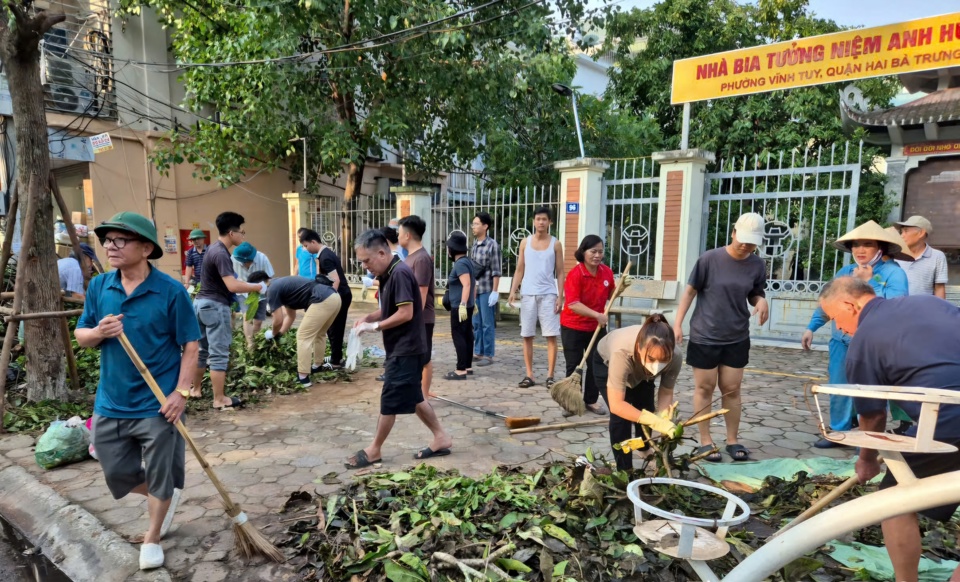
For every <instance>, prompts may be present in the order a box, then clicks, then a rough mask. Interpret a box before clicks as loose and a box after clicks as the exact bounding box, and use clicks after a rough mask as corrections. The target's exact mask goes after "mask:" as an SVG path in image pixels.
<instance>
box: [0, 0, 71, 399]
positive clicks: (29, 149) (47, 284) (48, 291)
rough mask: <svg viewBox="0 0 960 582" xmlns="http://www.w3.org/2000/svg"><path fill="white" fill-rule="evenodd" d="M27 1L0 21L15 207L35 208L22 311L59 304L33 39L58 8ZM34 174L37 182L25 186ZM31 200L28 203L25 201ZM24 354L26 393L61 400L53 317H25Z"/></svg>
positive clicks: (24, 252) (59, 342)
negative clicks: (12, 131) (17, 197)
mask: <svg viewBox="0 0 960 582" xmlns="http://www.w3.org/2000/svg"><path fill="white" fill-rule="evenodd" d="M27 5H29V3H27V2H23V1H21V2H13V3H10V4H9V5H8V7H9V9H10V10H11V11H12V12H13V16H14V18H12V19H10V20H8V21H7V22H4V23H2V24H0V58H2V60H3V65H4V73H6V75H7V80H8V82H9V85H10V98H11V101H12V105H13V122H14V126H15V127H16V131H17V141H16V147H17V190H18V191H19V192H20V194H21V195H26V196H35V197H36V199H35V200H32V201H29V200H28V201H26V202H27V203H26V204H21V205H20V206H21V207H30V206H32V207H33V208H35V209H36V212H35V213H34V214H33V215H32V216H23V220H30V221H32V222H33V228H34V232H35V233H36V236H35V237H34V243H33V245H31V248H23V249H21V251H20V261H19V263H18V268H19V269H23V270H24V271H23V278H22V282H23V285H24V286H25V287H24V290H23V298H24V300H23V312H24V313H35V312H44V311H57V310H59V308H60V279H59V276H58V274H57V256H56V247H55V244H54V240H53V204H52V196H51V192H50V182H49V180H48V177H49V174H50V151H49V146H48V145H47V144H48V138H47V120H46V115H45V111H44V101H43V86H42V85H41V83H40V51H39V41H40V39H42V38H43V35H44V34H45V33H46V32H47V31H48V30H50V28H51V27H52V26H53V25H54V24H56V23H58V22H61V21H63V20H64V16H63V15H62V14H49V13H46V12H39V13H38V14H37V15H35V16H32V15H30V14H29V13H28V12H27V10H26V6H27ZM31 175H36V176H37V178H35V180H36V183H37V184H39V187H38V188H37V187H35V188H34V189H33V190H31V189H30V177H31ZM31 203H32V204H31ZM24 325H25V328H26V330H25V342H26V344H25V354H26V357H27V386H28V392H27V398H28V399H29V400H31V401H34V402H35V401H39V400H46V399H57V400H67V399H69V396H70V394H69V392H68V390H67V386H66V382H65V375H64V356H65V352H64V342H63V338H62V335H61V331H60V323H59V322H58V321H57V320H56V319H40V320H31V321H27V322H25V324H24Z"/></svg>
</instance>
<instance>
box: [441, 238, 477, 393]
mask: <svg viewBox="0 0 960 582" xmlns="http://www.w3.org/2000/svg"><path fill="white" fill-rule="evenodd" d="M447 253H448V254H449V255H450V260H451V261H452V262H453V268H452V269H450V276H449V277H448V278H447V292H448V294H449V297H450V333H451V335H452V336H453V347H454V348H455V349H456V351H457V369H456V370H455V371H453V372H447V375H446V376H444V378H445V379H447V380H466V379H467V376H469V375H471V374H473V308H474V301H476V293H475V291H476V287H477V276H476V272H475V270H474V265H473V261H471V260H470V258H469V257H468V256H467V235H466V234H464V233H462V232H460V231H459V230H455V231H453V232H452V233H450V237H449V238H448V239H447Z"/></svg>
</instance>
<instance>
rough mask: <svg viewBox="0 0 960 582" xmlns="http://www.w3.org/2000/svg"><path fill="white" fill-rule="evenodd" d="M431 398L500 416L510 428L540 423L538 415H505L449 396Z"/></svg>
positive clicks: (488, 414)
mask: <svg viewBox="0 0 960 582" xmlns="http://www.w3.org/2000/svg"><path fill="white" fill-rule="evenodd" d="M433 398H434V400H442V401H444V402H446V403H447V404H453V405H454V406H459V407H460V408H466V409H467V410H472V411H474V412H479V413H481V414H486V415H487V416H493V417H496V418H502V419H503V423H504V424H505V425H507V428H510V429H514V428H523V427H526V426H535V425H538V424H540V417H539V416H507V415H505V414H499V413H496V412H493V411H490V410H484V409H482V408H477V407H475V406H470V405H469V404H461V403H460V402H457V401H455V400H450V399H449V398H444V397H443V396H434V397H433ZM511 432H512V431H511Z"/></svg>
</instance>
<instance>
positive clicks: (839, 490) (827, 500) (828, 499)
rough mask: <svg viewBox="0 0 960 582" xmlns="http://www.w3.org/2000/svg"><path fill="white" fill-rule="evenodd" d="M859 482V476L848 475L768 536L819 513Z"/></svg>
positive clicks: (779, 532)
mask: <svg viewBox="0 0 960 582" xmlns="http://www.w3.org/2000/svg"><path fill="white" fill-rule="evenodd" d="M859 482H860V478H859V477H857V476H856V475H854V476H853V477H850V478H849V479H847V480H846V481H844V482H843V483H841V484H840V485H838V486H837V487H836V488H835V489H834V490H833V491H831V492H830V493H827V494H826V495H824V496H823V497H821V498H820V500H819V501H817V502H816V503H814V504H813V505H811V506H810V508H809V509H807V510H806V511H804V512H803V513H801V514H800V515H798V516H797V518H796V519H794V520H793V521H791V522H790V523H788V524H787V525H785V526H783V528H782V529H781V530H780V531H778V532H777V533H775V534H773V535H772V536H770V537H776V536H778V535H780V534H782V533H783V532H785V531H787V530H788V529H790V528H792V527H793V526H795V525H799V524H801V523H803V522H804V521H807V520H808V519H810V518H811V517H813V516H814V515H816V514H818V513H820V510H822V509H823V508H824V507H826V506H828V505H830V504H831V503H832V502H833V501H835V500H836V499H837V498H839V497H840V496H841V495H843V494H844V493H846V492H847V491H849V490H850V489H851V488H853V486H854V485H856V484H857V483H859Z"/></svg>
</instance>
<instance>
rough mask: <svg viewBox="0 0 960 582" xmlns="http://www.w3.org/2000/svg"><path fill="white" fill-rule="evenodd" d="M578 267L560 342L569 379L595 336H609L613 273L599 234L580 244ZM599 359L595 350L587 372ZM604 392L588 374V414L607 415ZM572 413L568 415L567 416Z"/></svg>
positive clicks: (569, 283) (570, 282)
mask: <svg viewBox="0 0 960 582" xmlns="http://www.w3.org/2000/svg"><path fill="white" fill-rule="evenodd" d="M573 256H574V257H576V259H577V266H576V267H574V268H573V269H571V270H570V272H569V273H567V278H566V280H565V282H564V284H563V296H564V298H565V299H566V304H565V305H564V306H563V311H561V312H560V342H561V343H562V344H563V359H564V360H566V362H567V376H568V377H569V376H570V375H572V374H573V372H574V370H576V369H577V366H578V365H579V364H580V361H581V360H582V359H583V353H584V351H586V349H587V346H588V345H589V344H590V340H591V339H593V334H594V332H595V331H596V330H597V326H599V327H600V333H599V335H598V336H597V339H598V340H602V339H603V338H604V336H606V335H607V331H606V330H607V316H606V314H604V308H605V307H606V305H607V300H608V299H610V294H611V293H613V287H614V281H613V271H611V270H610V267H608V266H606V265H604V264H603V240H601V239H600V237H599V236H597V235H595V234H588V235H587V236H585V237H583V240H582V241H580V247H579V248H578V249H577V251H576V252H575V253H574V254H573ZM596 359H597V350H596V349H595V348H594V349H593V350H592V353H591V354H590V356H589V358H588V359H587V369H588V370H592V369H593V368H594V365H595V361H596ZM599 398H600V392H599V391H598V390H597V384H596V382H594V380H593V374H589V373H588V374H587V377H586V378H585V379H584V385H583V402H584V404H586V406H587V410H589V411H590V412H592V413H594V414H600V415H603V414H606V413H607V411H606V410H604V409H603V405H602V404H600V403H599V402H597V400H598V399H599ZM568 415H569V413H567V412H566V411H564V416H568Z"/></svg>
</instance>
